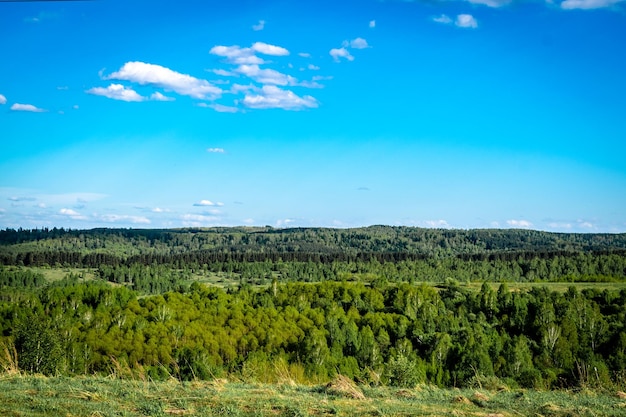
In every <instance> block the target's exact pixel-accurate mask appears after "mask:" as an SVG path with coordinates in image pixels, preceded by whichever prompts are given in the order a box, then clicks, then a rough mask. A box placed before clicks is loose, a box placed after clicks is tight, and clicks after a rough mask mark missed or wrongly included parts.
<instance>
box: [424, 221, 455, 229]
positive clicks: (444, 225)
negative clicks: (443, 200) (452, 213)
mask: <svg viewBox="0 0 626 417" xmlns="http://www.w3.org/2000/svg"><path fill="white" fill-rule="evenodd" d="M423 223H424V225H425V226H426V227H433V228H442V229H448V228H450V225H449V224H448V222H447V221H445V220H443V219H440V220H426V221H424V222H423Z"/></svg>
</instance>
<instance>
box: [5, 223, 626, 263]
mask: <svg viewBox="0 0 626 417" xmlns="http://www.w3.org/2000/svg"><path fill="white" fill-rule="evenodd" d="M580 252H586V253H589V252H594V253H620V254H623V253H626V234H624V233H622V234H608V233H550V232H542V231H536V230H520V229H473V230H453V229H452V230H451V229H424V228H415V227H404V226H400V227H394V226H370V227H362V228H352V229H329V228H291V229H276V228H272V227H269V226H266V227H231V228H223V227H213V228H193V229H91V230H70V229H57V228H54V229H33V230H23V229H19V230H14V229H6V230H2V231H0V263H3V264H15V263H16V262H19V261H21V262H24V263H26V264H29V263H34V264H37V263H41V262H46V263H49V261H46V260H42V258H49V257H52V261H56V262H59V261H60V262H61V263H63V262H69V263H76V262H78V260H80V262H83V260H84V259H87V260H88V262H86V263H89V264H98V263H103V262H104V263H107V260H109V261H110V260H111V259H113V258H114V259H116V260H118V261H127V260H130V259H133V258H134V259H136V260H138V261H140V262H143V263H145V262H158V263H164V262H168V261H170V260H171V259H173V257H177V258H180V256H189V254H202V256H204V257H207V256H210V257H209V258H208V259H218V258H219V259H222V258H224V257H225V256H228V257H235V258H236V259H241V260H246V261H259V260H263V259H266V258H270V259H277V258H281V259H296V260H302V259H312V260H319V259H322V260H323V259H329V257H330V258H331V259H335V258H337V259H339V260H346V259H357V258H360V257H361V258H362V257H365V258H371V257H375V258H378V259H380V260H383V261H385V260H392V261H393V260H401V259H423V258H445V257H462V258H466V259H472V258H476V259H484V258H488V257H491V258H494V257H495V258H498V259H502V258H504V259H507V258H510V257H514V256H528V255H529V254H532V256H533V257H535V256H540V257H541V256H543V257H550V256H556V255H562V254H571V253H580ZM61 254H63V255H61ZM211 256H212V258H211ZM86 257H87V258H86ZM37 259H40V261H39V262H37ZM29 261H32V262H29ZM80 262H79V263H80ZM83 263H85V262H83Z"/></svg>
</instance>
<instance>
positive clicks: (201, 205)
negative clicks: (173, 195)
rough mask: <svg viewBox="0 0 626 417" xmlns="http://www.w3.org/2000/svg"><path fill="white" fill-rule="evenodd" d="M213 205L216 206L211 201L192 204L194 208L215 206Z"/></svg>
mask: <svg viewBox="0 0 626 417" xmlns="http://www.w3.org/2000/svg"><path fill="white" fill-rule="evenodd" d="M215 205H217V204H216V203H214V202H212V201H211V200H200V201H198V202H197V203H194V206H196V207H207V206H215Z"/></svg>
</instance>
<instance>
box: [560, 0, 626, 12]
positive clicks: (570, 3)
mask: <svg viewBox="0 0 626 417" xmlns="http://www.w3.org/2000/svg"><path fill="white" fill-rule="evenodd" d="M622 1H624V0H565V1H564V2H562V3H561V8H562V9H566V10H573V9H583V10H591V9H603V8H606V7H612V6H615V5H616V4H618V3H621V2H622Z"/></svg>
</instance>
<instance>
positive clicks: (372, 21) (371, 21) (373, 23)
mask: <svg viewBox="0 0 626 417" xmlns="http://www.w3.org/2000/svg"><path fill="white" fill-rule="evenodd" d="M369 27H370V28H371V29H374V28H375V27H376V21H375V20H370V24H369Z"/></svg>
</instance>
